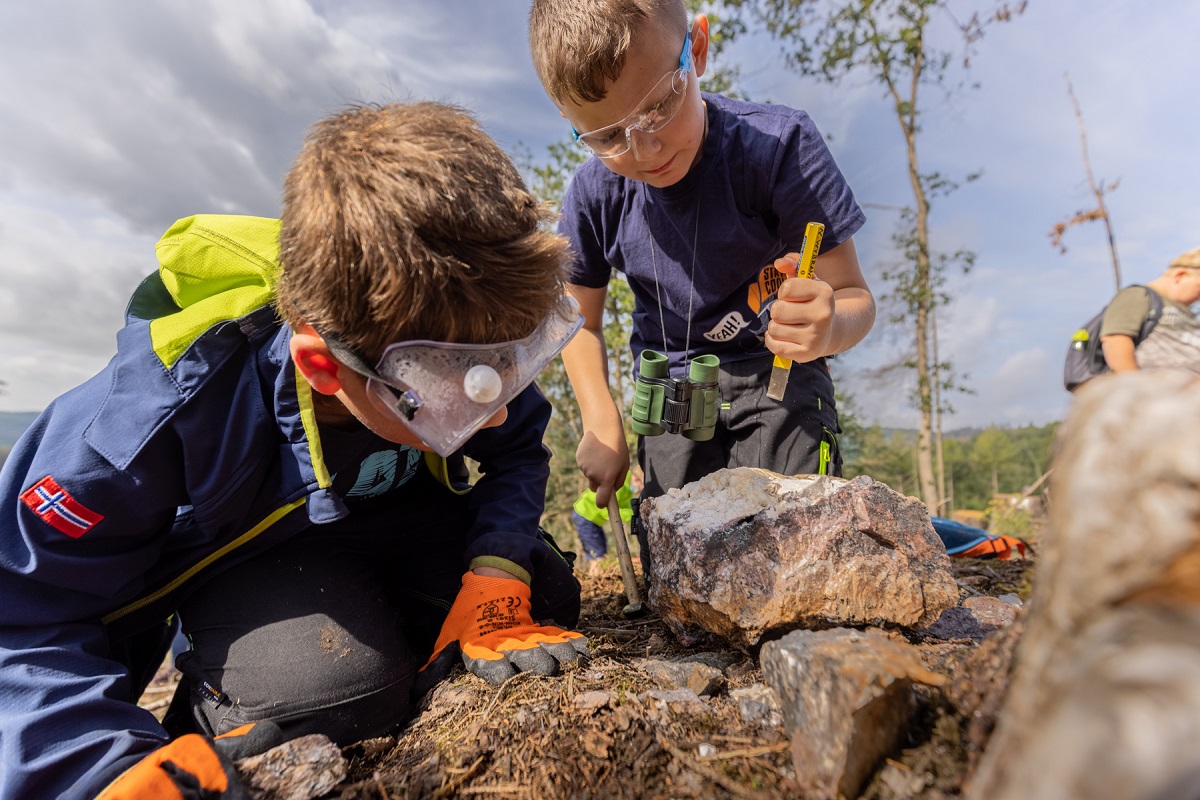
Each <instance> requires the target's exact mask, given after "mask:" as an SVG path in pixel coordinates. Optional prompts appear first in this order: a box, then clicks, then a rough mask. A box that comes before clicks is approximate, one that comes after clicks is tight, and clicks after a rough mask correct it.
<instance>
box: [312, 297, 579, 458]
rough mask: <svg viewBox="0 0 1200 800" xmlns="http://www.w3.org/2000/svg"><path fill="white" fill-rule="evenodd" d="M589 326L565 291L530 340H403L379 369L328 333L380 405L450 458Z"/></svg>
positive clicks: (332, 349) (331, 347) (335, 351)
mask: <svg viewBox="0 0 1200 800" xmlns="http://www.w3.org/2000/svg"><path fill="white" fill-rule="evenodd" d="M581 327H583V317H582V316H581V315H580V314H579V304H578V303H577V302H576V301H575V298H573V297H569V296H566V295H563V296H562V297H560V298H559V300H558V302H557V304H556V305H555V307H554V309H553V310H552V311H551V312H550V314H549V315H548V316H547V317H546V318H545V319H544V320H542V322H541V324H539V325H538V327H537V328H536V329H535V330H534V331H533V333H531V334H529V335H528V336H526V337H525V338H524V339H518V340H516V341H512V342H498V343H496V344H465V343H459V342H430V341H423V340H422V341H411V342H397V343H395V344H392V345H388V347H387V349H386V350H384V351H383V356H382V357H380V359H379V363H377V364H376V365H375V368H374V369H372V368H371V367H370V366H369V365H368V364H367V363H366V361H365V360H363V358H362V357H360V356H359V355H358V354H357V353H356V352H355V351H354V350H352V349H350V348H348V347H346V346H345V345H344V344H342V343H341V342H339V341H338V340H337V338H336V337H335V336H330V335H327V334H325V333H321V337H322V338H323V339H324V340H325V343H326V345H328V347H329V351H330V352H331V353H333V355H334V357H336V358H337V359H338V361H340V362H341V363H343V364H345V365H346V366H347V367H349V368H350V369H352V370H354V371H355V372H357V373H359V374H360V375H362V376H364V377H365V378H366V379H367V392H368V393H369V394H370V395H371V396H372V398H373V399H374V400H375V401H377V404H378V405H380V406H382V407H383V408H385V409H387V411H388V412H390V413H391V414H393V415H394V416H395V417H396V418H397V419H398V420H400V421H401V422H403V423H404V425H405V426H406V427H407V428H408V429H409V430H411V431H412V432H413V433H415V434H416V435H417V436H419V437H420V438H421V441H423V442H424V443H425V444H427V445H428V446H429V447H431V448H433V450H434V452H436V453H437V454H438V455H440V456H442V457H445V456H448V455H450V454H451V453H453V452H454V451H455V450H457V449H458V448H459V447H461V446H462V444H463V443H464V442H465V441H467V439H469V438H471V437H472V436H473V435H475V433H476V432H478V431H479V429H480V428H482V427H483V425H484V423H486V422H487V421H488V420H489V419H491V418H492V417H494V416H495V415H496V413H497V412H499V411H500V409H502V408H504V407H505V406H506V405H508V403H509V402H510V401H512V399H513V398H515V397H516V396H517V395H518V394H520V393H521V392H522V390H524V389H525V387H527V386H528V385H529V384H531V383H533V379H534V378H535V377H537V374H538V373H539V372H541V371H542V370H543V369H544V368H545V367H546V365H547V364H549V363H550V362H551V361H552V360H553V359H554V357H555V356H556V355H558V354H559V353H560V352H561V351H562V349H563V348H564V347H566V346H567V342H569V341H571V337H572V336H574V335H575V332H576V331H578V330H579V329H580V328H581Z"/></svg>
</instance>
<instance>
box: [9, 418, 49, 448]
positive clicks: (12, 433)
mask: <svg viewBox="0 0 1200 800" xmlns="http://www.w3.org/2000/svg"><path fill="white" fill-rule="evenodd" d="M38 413H39V412H37V411H0V447H12V446H13V445H14V444H15V443H16V441H17V439H20V438H21V434H22V433H24V432H25V429H26V428H28V427H29V426H30V425H32V424H33V421H34V420H35V419H37V418H38Z"/></svg>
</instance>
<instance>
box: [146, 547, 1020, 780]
mask: <svg viewBox="0 0 1200 800" xmlns="http://www.w3.org/2000/svg"><path fill="white" fill-rule="evenodd" d="M1033 563H1034V562H1032V561H1019V560H1014V561H1008V562H1002V561H974V560H959V561H955V562H954V572H955V577H956V579H957V580H958V582H959V586H960V593H961V594H962V596H963V597H968V596H973V595H992V596H998V595H1001V594H1008V593H1016V594H1019V595H1021V596H1022V597H1027V596H1028V593H1029V588H1030V580H1031V576H1032V565H1033ZM581 579H582V582H583V597H584V605H583V615H582V619H581V621H580V629H581V630H583V631H584V632H585V633H586V634H587V635H588V637H589V641H590V642H591V648H592V654H593V655H592V658H591V659H589V660H587V661H585V662H583V663H582V664H579V665H576V666H573V667H570V668H568V669H567V670H566V671H565V672H564V674H562V675H559V676H556V677H552V678H546V677H539V676H527V675H517V676H515V677H514V678H512V679H511V680H509V681H508V682H506V683H505V684H504V685H503V686H499V687H491V686H488V685H487V684H486V683H485V682H483V681H482V680H480V679H478V678H476V677H474V676H472V675H469V674H466V673H461V674H458V675H457V676H455V677H453V678H451V679H450V680H447V681H445V682H443V684H441V685H440V686H438V687H437V688H435V689H434V690H433V691H432V692H431V693H430V694H429V695H428V696H427V697H426V698H425V699H424V701H423V702H422V704H421V706H420V708H419V709H418V711H419V713H418V715H417V716H416V717H415V718H414V719H413V720H412V721H411V722H410V723H409V724H408V725H407V726H406V727H405V728H404V730H403V731H402V732H401V734H400V735H399V736H397V737H387V738H383V739H376V740H370V741H367V742H361V743H359V744H357V745H354V746H352V747H349V748H346V751H345V752H346V755H347V757H348V758H349V759H350V775H349V777H348V778H347V780H346V781H345V782H344V783H343V784H342V785H341V786H339V787H338V789H337V790H335V791H334V792H333V793H331V794H330V795H328V797H329V798H337V799H338V800H359V799H360V798H361V799H362V800H365V799H366V798H371V799H372V800H374V799H375V798H382V799H383V800H400V799H401V798H405V799H407V798H450V797H485V798H490V797H495V798H529V799H530V800H532V798H539V799H540V798H603V800H626V799H627V798H728V797H735V798H741V797H755V798H772V797H778V798H785V797H786V798H792V797H797V796H798V789H797V784H796V782H795V773H794V771H793V768H792V759H791V754H790V751H789V743H788V740H787V738H786V737H785V735H784V732H783V729H782V727H781V726H779V725H774V724H771V723H770V722H769V721H764V720H749V721H748V720H746V719H744V718H743V715H742V713H741V711H740V709H739V707H738V704H737V702H736V701H735V700H734V699H733V698H732V697H731V695H730V693H729V690H730V689H736V688H740V687H745V686H750V685H752V684H755V683H761V682H762V675H761V672H760V671H759V669H758V664H757V662H756V661H755V660H753V659H751V658H749V657H747V656H746V655H745V654H742V653H739V652H736V651H732V650H728V649H726V648H724V647H723V646H722V645H721V644H720V643H719V642H717V641H709V642H706V643H703V644H701V645H699V646H696V647H692V648H683V647H681V646H679V645H678V643H677V642H676V641H675V640H674V639H673V638H672V637H671V635H670V634H669V632H668V631H667V629H666V627H665V626H664V625H663V624H662V623H661V622H660V621H659V620H658V619H657V618H655V617H654V616H653V615H648V616H646V617H645V618H642V619H635V620H627V619H625V618H624V617H623V616H622V613H621V610H622V608H623V604H624V595H623V591H622V588H621V579H620V572H619V570H618V569H617V566H616V563H615V562H614V561H602V562H600V563H599V564H598V565H596V568H594V569H593V570H592V572H591V574H585V575H583V576H582V578H581ZM1019 631H1020V625H1019V623H1018V625H1017V626H1014V628H1013V629H1010V631H1009V632H1006V633H1004V634H997V635H994V636H992V637H990V638H989V639H987V640H986V641H985V642H984V645H983V646H976V645H974V644H971V643H967V642H936V641H925V640H922V639H921V638H920V637H912V636H910V637H909V638H910V640H911V641H913V642H914V643H915V644H916V645H917V646H918V647H919V648H920V649H921V651H922V654H923V656H924V657H925V660H926V663H927V666H928V667H929V668H930V669H931V670H934V671H935V672H939V673H941V674H944V675H947V676H948V677H949V678H950V679H951V682H950V686H949V687H948V688H947V690H946V691H945V693H944V694H942V693H936V692H932V691H928V692H927V694H926V695H925V696H924V697H923V700H924V704H923V711H922V716H921V718H920V720H919V721H918V723H917V724H916V725H915V726H914V728H913V730H912V731H910V736H909V740H910V741H909V743H910V745H911V746H910V747H909V748H908V749H906V750H904V751H903V752H901V753H897V754H895V755H894V757H893V758H892V759H889V760H888V761H887V762H885V763H884V764H881V765H880V766H881V771H880V773H879V775H877V776H876V779H875V780H874V781H873V782H872V784H871V785H870V786H869V787H868V788H867V790H866V793H865V794H864V797H869V798H873V799H875V798H878V800H892V798H898V797H925V798H943V797H952V796H955V795H956V794H957V793H958V791H959V789H960V788H961V786H962V782H963V780H964V779H965V777H966V775H967V774H968V772H969V770H970V768H971V767H972V766H973V764H974V761H975V760H976V758H977V757H978V753H979V752H980V751H981V749H982V747H983V745H984V744H986V741H987V737H988V736H989V735H990V732H991V725H992V724H993V723H994V718H995V714H996V713H998V710H999V708H1000V700H1001V699H1002V698H1003V694H1004V690H1005V688H1006V686H1007V676H1008V668H1009V664H1010V662H1011V652H1012V647H1013V646H1014V644H1015V641H1016V639H1017V637H1018V636H1019ZM895 635H899V633H896V634H895ZM700 652H713V653H717V654H719V655H720V656H722V657H723V658H724V660H725V662H726V663H730V664H731V666H730V667H728V668H727V669H726V670H725V673H726V686H725V689H724V691H721V692H720V693H718V694H717V696H715V697H706V698H702V699H701V701H700V702H694V701H692V702H685V701H681V700H677V699H671V696H670V695H667V696H666V698H665V699H664V695H663V690H669V689H674V688H675V687H671V686H663V685H660V684H659V683H658V682H657V681H656V680H655V679H654V678H652V677H651V676H650V675H648V674H647V673H645V672H644V671H642V670H640V669H638V668H637V666H635V663H634V662H635V660H636V659H637V658H639V657H656V658H665V659H669V658H674V657H679V656H683V655H687V654H694V653H700ZM169 680H170V679H169V676H168V677H167V678H166V681H168V682H169ZM165 686H167V683H162V682H159V681H157V680H156V683H155V684H153V685H152V687H151V689H152V692H153V694H151V693H148V695H147V698H146V701H148V702H150V703H158V702H161V699H162V698H161V697H160V696H159V695H162V696H163V697H168V696H169V693H166V692H165V689H164V688H163V687H165ZM155 687H158V688H157V689H156V688H155ZM896 776H900V777H899V778H897V777H896ZM901 779H902V780H901ZM897 781H900V782H899V783H898V782H897ZM897 787H899V788H897Z"/></svg>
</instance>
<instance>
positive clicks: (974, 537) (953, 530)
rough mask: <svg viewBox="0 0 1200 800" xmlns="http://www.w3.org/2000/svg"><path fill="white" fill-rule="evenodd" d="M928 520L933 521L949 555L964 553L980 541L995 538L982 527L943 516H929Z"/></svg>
mask: <svg viewBox="0 0 1200 800" xmlns="http://www.w3.org/2000/svg"><path fill="white" fill-rule="evenodd" d="M929 521H930V522H932V523H933V530H934V531H935V532H936V533H937V535H938V536H940V537H941V539H942V543H943V544H945V545H946V553H947V554H949V555H956V554H958V553H964V552H966V551H967V550H970V549H971V548H972V547H975V546H976V545H978V544H980V543H982V542H986V541H988V540H989V539H995V538H997V537H995V536H993V535H992V534H990V533H988V532H987V531H985V530H983V529H982V528H976V527H975V526H974V525H967V524H964V523H962V522H956V521H954V520H952V519H946V518H945V517H930V518H929Z"/></svg>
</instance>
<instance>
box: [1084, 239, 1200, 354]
mask: <svg viewBox="0 0 1200 800" xmlns="http://www.w3.org/2000/svg"><path fill="white" fill-rule="evenodd" d="M1147 290H1150V291H1153V292H1157V293H1158V294H1159V296H1161V297H1162V299H1163V304H1162V305H1163V309H1162V316H1161V317H1160V318H1159V320H1158V323H1157V324H1156V325H1155V326H1154V328H1153V330H1151V331H1150V333H1149V334H1148V335H1147V336H1146V338H1145V339H1142V340H1141V341H1138V336H1139V333H1140V331H1141V330H1142V325H1143V324H1144V323H1145V322H1146V317H1147V315H1148V314H1149V313H1150V299H1149V297H1148V296H1147V294H1146V291H1147ZM1198 301H1200V247H1197V248H1196V249H1194V250H1189V251H1187V252H1186V253H1183V254H1181V255H1179V256H1178V257H1176V258H1175V259H1174V260H1172V261H1171V263H1170V264H1169V265H1168V266H1167V268H1166V270H1165V271H1164V272H1163V273H1162V275H1160V276H1158V277H1157V278H1155V279H1154V280H1152V281H1150V282H1149V283H1147V284H1146V285H1145V287H1142V286H1129V287H1126V288H1124V289H1122V290H1121V291H1119V292H1117V294H1116V296H1115V297H1113V299H1112V301H1111V302H1110V303H1109V304H1108V307H1107V308H1106V309H1105V311H1104V322H1103V323H1102V324H1101V326H1100V346H1101V347H1102V348H1103V349H1104V360H1105V361H1106V362H1107V363H1108V367H1109V369H1111V370H1112V371H1113V372H1128V371H1131V370H1137V369H1162V368H1176V369H1186V370H1191V371H1192V372H1200V320H1198V319H1197V318H1196V315H1195V314H1194V313H1193V312H1192V310H1191V308H1189V306H1191V305H1192V304H1193V303H1196V302H1198Z"/></svg>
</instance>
